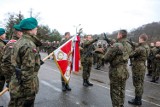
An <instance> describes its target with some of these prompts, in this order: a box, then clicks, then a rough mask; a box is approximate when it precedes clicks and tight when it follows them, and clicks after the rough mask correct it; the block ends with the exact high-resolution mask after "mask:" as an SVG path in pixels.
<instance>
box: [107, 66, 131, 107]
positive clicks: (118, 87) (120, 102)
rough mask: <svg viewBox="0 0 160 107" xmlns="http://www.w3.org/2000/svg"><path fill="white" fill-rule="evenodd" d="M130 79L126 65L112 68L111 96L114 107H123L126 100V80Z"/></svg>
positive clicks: (110, 77) (110, 73)
mask: <svg viewBox="0 0 160 107" xmlns="http://www.w3.org/2000/svg"><path fill="white" fill-rule="evenodd" d="M128 77H129V73H128V71H127V67H126V65H120V66H118V67H110V70H109V79H110V96H111V100H112V106H113V107H123V106H124V99H125V87H126V80H127V79H128Z"/></svg>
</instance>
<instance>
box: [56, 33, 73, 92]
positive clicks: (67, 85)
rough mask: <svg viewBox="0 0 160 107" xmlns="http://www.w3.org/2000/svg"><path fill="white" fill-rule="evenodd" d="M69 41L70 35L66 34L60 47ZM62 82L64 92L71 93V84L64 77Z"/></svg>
mask: <svg viewBox="0 0 160 107" xmlns="http://www.w3.org/2000/svg"><path fill="white" fill-rule="evenodd" d="M69 39H70V33H69V32H66V33H65V38H64V39H63V40H62V41H61V42H60V44H59V46H61V45H62V44H64V43H65V42H67V41H68V40H69ZM61 81H62V91H71V88H70V86H69V83H66V82H65V80H64V79H63V77H62V76H61Z"/></svg>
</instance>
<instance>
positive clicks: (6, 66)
mask: <svg viewBox="0 0 160 107" xmlns="http://www.w3.org/2000/svg"><path fill="white" fill-rule="evenodd" d="M17 40H18V38H17V37H16V36H13V38H12V39H11V40H10V41H9V42H8V43H7V44H6V46H5V48H4V55H3V58H2V64H1V68H2V70H3V73H4V76H5V79H6V83H7V85H8V84H9V82H10V80H11V76H12V74H13V71H12V69H11V50H12V48H13V46H14V44H15V43H16V41H17Z"/></svg>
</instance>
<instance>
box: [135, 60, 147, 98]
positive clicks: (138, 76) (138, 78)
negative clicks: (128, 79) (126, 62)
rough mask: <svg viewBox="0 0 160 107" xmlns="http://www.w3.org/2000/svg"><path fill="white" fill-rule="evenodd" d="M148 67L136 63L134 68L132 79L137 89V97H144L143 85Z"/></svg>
mask: <svg viewBox="0 0 160 107" xmlns="http://www.w3.org/2000/svg"><path fill="white" fill-rule="evenodd" d="M145 71H146V66H145V63H144V62H143V63H138V62H134V63H133V66H132V79H133V85H134V87H135V96H137V97H142V94H143V84H144V76H145Z"/></svg>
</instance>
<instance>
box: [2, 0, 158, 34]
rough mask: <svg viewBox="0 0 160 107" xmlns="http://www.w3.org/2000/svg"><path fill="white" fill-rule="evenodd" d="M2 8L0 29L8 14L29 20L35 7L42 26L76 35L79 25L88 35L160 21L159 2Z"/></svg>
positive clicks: (27, 2)
mask: <svg viewBox="0 0 160 107" xmlns="http://www.w3.org/2000/svg"><path fill="white" fill-rule="evenodd" d="M0 8H1V9H0V27H4V25H3V23H4V22H3V20H4V19H5V17H6V15H5V14H6V13H8V12H15V13H18V12H19V11H21V13H22V14H24V15H25V17H29V16H30V15H29V10H30V9H31V8H32V9H33V15H34V14H36V13H40V14H39V17H40V20H39V24H43V25H48V26H49V27H50V28H51V29H57V30H58V31H59V32H60V33H61V34H64V32H66V31H70V32H71V34H75V31H76V30H75V27H74V26H77V25H78V24H81V27H83V31H84V32H85V33H88V34H98V33H102V32H110V33H111V32H112V31H115V30H119V29H127V30H128V31H129V30H131V29H133V28H136V27H138V26H141V25H143V24H146V23H150V22H155V21H160V0H0Z"/></svg>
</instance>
